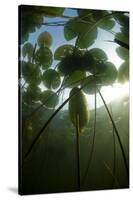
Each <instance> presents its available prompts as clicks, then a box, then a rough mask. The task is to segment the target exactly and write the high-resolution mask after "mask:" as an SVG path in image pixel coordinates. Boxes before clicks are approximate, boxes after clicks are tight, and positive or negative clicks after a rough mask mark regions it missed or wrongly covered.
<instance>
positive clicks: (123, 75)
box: [118, 61, 129, 83]
mask: <svg viewBox="0 0 133 200" xmlns="http://www.w3.org/2000/svg"><path fill="white" fill-rule="evenodd" d="M128 80H129V62H128V61H126V62H124V63H122V64H121V66H120V68H119V70H118V81H119V82H120V83H124V82H126V81H128Z"/></svg>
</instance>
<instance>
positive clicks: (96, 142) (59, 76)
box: [19, 5, 129, 194]
mask: <svg viewBox="0 0 133 200" xmlns="http://www.w3.org/2000/svg"><path fill="white" fill-rule="evenodd" d="M19 20H20V27H19V28H20V30H19V32H20V38H19V48H20V55H19V72H20V73H19V79H20V113H21V114H20V127H21V131H20V136H19V144H20V149H19V159H20V162H19V175H20V176H19V193H20V194H36V193H53V192H70V191H89V190H100V189H116V188H128V187H129V122H128V121H129V95H128V94H126V95H125V94H124V92H123V97H119V98H117V99H114V100H113V101H110V102H108V101H107V100H106V98H105V97H104V93H103V89H104V88H107V89H108V88H109V87H110V86H111V87H112V91H113V89H114V88H115V85H117V84H119V85H124V84H126V83H128V81H129V13H128V12H124V11H123V12H120V11H106V10H89V9H88V10H87V9H76V8H75V9H72V8H58V7H41V6H24V5H22V6H20V7H19ZM100 31H102V33H103V35H104V36H105V38H108V36H109V35H108V34H111V35H112V38H113V39H112V40H110V38H108V40H106V39H105V41H106V43H109V44H110V48H111V45H113V44H115V45H116V46H115V49H113V50H112V51H114V52H115V54H116V55H117V56H118V58H119V59H120V60H121V64H120V65H119V66H116V64H115V60H113V59H112V60H110V58H109V53H110V52H105V50H104V48H102V46H101V45H99V44H103V46H104V42H105V41H103V40H101V39H100V37H99V34H100ZM112 96H113V92H112ZM92 97H93V100H92ZM99 99H100V100H99ZM99 101H101V102H102V104H101V105H100V106H98V105H99ZM92 104H93V106H92ZM67 106H68V107H67Z"/></svg>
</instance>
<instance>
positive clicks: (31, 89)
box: [22, 85, 41, 105]
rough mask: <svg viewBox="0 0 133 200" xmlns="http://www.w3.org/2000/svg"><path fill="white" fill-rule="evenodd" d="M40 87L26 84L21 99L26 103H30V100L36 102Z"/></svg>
mask: <svg viewBox="0 0 133 200" xmlns="http://www.w3.org/2000/svg"><path fill="white" fill-rule="evenodd" d="M40 94H41V89H40V88H39V87H36V86H33V85H31V86H28V87H27V91H26V92H24V94H23V98H22V100H23V101H24V102H25V103H27V104H29V105H30V104H31V103H32V102H36V101H39V100H40Z"/></svg>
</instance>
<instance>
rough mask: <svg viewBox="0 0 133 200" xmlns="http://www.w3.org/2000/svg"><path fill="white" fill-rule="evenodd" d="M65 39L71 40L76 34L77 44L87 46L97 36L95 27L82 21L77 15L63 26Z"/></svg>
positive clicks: (81, 46)
mask: <svg viewBox="0 0 133 200" xmlns="http://www.w3.org/2000/svg"><path fill="white" fill-rule="evenodd" d="M64 36H65V39H66V40H71V39H73V38H75V37H76V36H78V40H77V46H78V47H80V48H87V47H89V46H91V45H92V44H93V43H94V41H95V39H96V37H97V28H96V27H93V26H92V25H90V24H86V23H83V22H81V21H80V20H79V18H78V17H76V18H74V19H71V20H69V21H68V22H67V23H66V24H65V27H64Z"/></svg>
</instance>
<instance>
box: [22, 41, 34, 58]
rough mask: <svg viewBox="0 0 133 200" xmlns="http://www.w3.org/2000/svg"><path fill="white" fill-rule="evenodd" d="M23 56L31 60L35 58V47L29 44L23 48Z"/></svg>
mask: <svg viewBox="0 0 133 200" xmlns="http://www.w3.org/2000/svg"><path fill="white" fill-rule="evenodd" d="M22 56H23V57H24V58H25V57H26V56H28V58H31V57H32V56H33V45H32V44H31V43H30V42H27V43H26V44H25V45H24V46H23V48H22Z"/></svg>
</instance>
